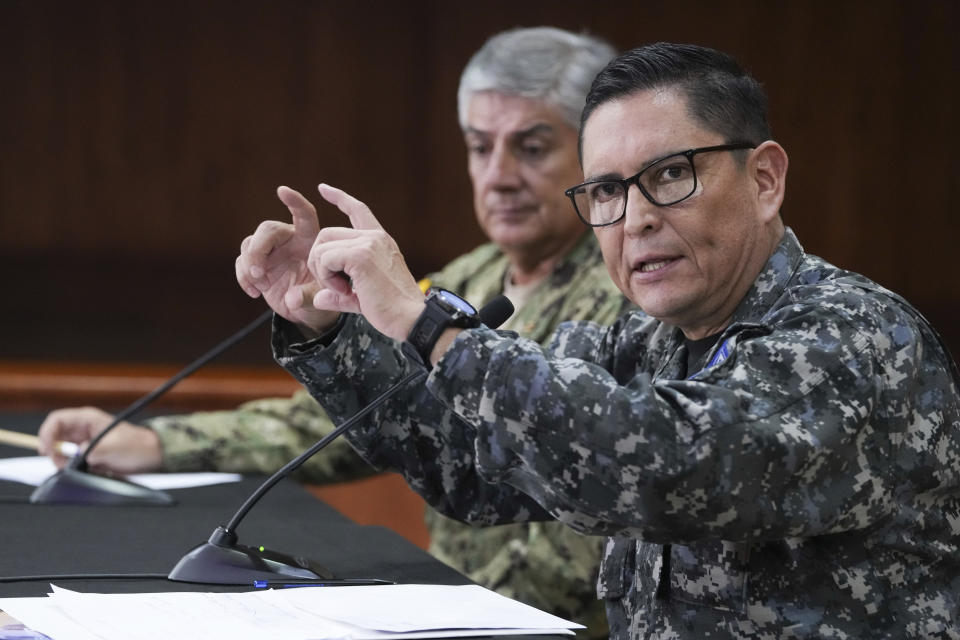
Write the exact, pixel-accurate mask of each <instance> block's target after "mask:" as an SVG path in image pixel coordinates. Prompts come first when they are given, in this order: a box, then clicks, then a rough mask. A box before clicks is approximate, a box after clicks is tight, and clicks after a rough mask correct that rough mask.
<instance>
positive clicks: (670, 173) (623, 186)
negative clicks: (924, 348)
mask: <svg viewBox="0 0 960 640" xmlns="http://www.w3.org/2000/svg"><path fill="white" fill-rule="evenodd" d="M755 147H756V145H755V144H751V143H749V142H733V143H731V144H721V145H716V146H713V147H700V148H699V149H687V150H686V151H681V152H679V153H671V154H670V155H668V156H664V157H663V158H660V159H659V160H654V161H653V162H651V163H650V164H648V165H647V166H646V167H644V168H643V169H642V170H641V171H640V173H638V174H636V175H634V176H631V177H629V178H623V179H620V180H591V181H590V182H584V183H583V184H578V185H577V186H575V187H571V188H569V189H567V190H566V191H564V192H563V193H564V194H565V195H566V196H567V197H568V198H570V201H571V202H572V203H573V208H574V209H576V211H577V215H578V216H580V219H581V220H583V222H584V224H588V225H590V226H591V227H603V226H606V225H608V224H614V223H615V222H619V221H620V219H621V218H622V217H623V216H624V215H625V214H626V213H627V191H629V190H630V185H631V184H635V185H637V188H638V189H640V193H642V194H643V196H644V197H645V198H646V199H647V200H649V201H650V202H651V203H652V204H655V205H657V206H658V207H669V206H670V205H672V204H677V203H678V202H681V201H683V200H686V199H687V198H689V197H690V196H692V195H693V194H694V192H695V191H696V190H697V170H696V169H695V168H694V166H693V156H695V155H697V154H698V153H707V152H708V151H736V150H738V149H754V148H755Z"/></svg>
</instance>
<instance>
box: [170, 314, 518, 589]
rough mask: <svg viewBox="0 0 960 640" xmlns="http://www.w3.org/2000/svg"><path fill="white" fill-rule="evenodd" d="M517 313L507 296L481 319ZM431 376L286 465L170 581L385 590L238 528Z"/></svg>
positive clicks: (415, 375)
mask: <svg viewBox="0 0 960 640" xmlns="http://www.w3.org/2000/svg"><path fill="white" fill-rule="evenodd" d="M512 313H513V304H512V303H511V302H510V300H509V299H507V297H506V296H502V295H501V296H497V297H496V298H494V299H493V300H492V301H490V302H489V303H488V304H486V305H485V306H484V307H483V308H482V309H480V312H479V315H480V319H481V321H482V322H483V324H485V325H487V326H488V327H492V328H496V327H498V326H500V325H501V324H503V323H504V322H505V321H506V319H507V318H509V317H510V314H512ZM426 375H427V371H426V370H424V369H421V368H416V370H414V371H413V372H411V373H408V374H407V375H406V376H404V377H403V378H401V379H400V381H399V382H396V383H394V384H393V385H392V386H391V387H390V388H388V389H387V390H386V391H384V392H383V393H381V394H380V395H379V396H377V397H376V398H374V399H373V400H372V401H371V402H370V403H369V404H368V405H367V406H365V407H363V408H362V409H360V410H359V411H358V412H357V413H355V414H354V415H352V416H351V417H350V418H348V419H347V420H345V421H344V422H342V423H341V424H340V425H338V426H337V427H336V428H335V429H334V430H333V431H331V432H330V433H329V434H327V435H326V436H324V437H323V438H321V439H320V440H318V441H317V442H316V443H315V444H314V445H313V446H311V447H310V448H309V449H307V450H306V451H304V452H303V453H302V454H300V455H299V456H297V457H296V458H294V459H293V460H291V461H290V462H288V463H287V464H285V465H284V466H283V467H282V468H281V469H280V470H279V471H277V472H276V473H274V474H273V475H272V476H270V477H269V478H267V480H266V481H265V482H264V483H263V484H262V485H260V487H259V488H258V489H257V490H256V491H255V492H254V493H253V494H252V495H251V496H250V497H249V498H247V500H246V502H244V503H243V505H241V507H240V509H238V510H237V512H236V514H234V516H233V518H231V519H230V522H229V523H227V525H226V526H219V527H217V528H216V529H214V531H213V533H212V534H211V535H210V538H209V539H208V540H207V542H204V543H201V544H199V545H197V546H196V547H194V548H193V550H191V551H190V552H189V553H187V555H185V556H184V557H183V558H181V559H180V561H179V562H178V563H177V564H176V566H175V567H174V568H173V570H172V571H171V572H170V574H169V575H168V576H167V577H168V578H169V579H170V580H176V581H178V582H195V583H202V584H234V585H247V586H250V585H252V584H254V583H255V582H258V581H269V580H271V579H275V580H289V579H293V580H297V581H304V582H322V583H324V584H329V585H339V584H344V585H345V584H382V583H386V582H387V581H385V580H379V579H376V578H369V579H363V578H359V579H358V578H341V579H336V578H334V577H333V575H332V574H331V573H330V571H329V570H328V569H327V568H325V567H323V566H321V565H319V564H318V563H316V562H314V561H313V560H310V559H309V558H303V557H294V556H290V555H287V554H284V553H280V552H277V551H271V550H269V549H265V548H264V547H250V546H246V545H242V544H238V542H237V539H238V538H237V533H236V530H237V527H238V526H239V524H240V521H241V520H243V518H244V517H245V516H246V515H247V513H248V512H249V511H250V509H252V508H253V506H254V505H255V504H256V503H257V502H258V501H259V500H260V498H262V497H263V495H264V494H266V493H267V491H269V490H270V489H271V488H272V487H273V486H274V485H275V484H277V483H278V482H280V480H282V479H283V478H285V477H287V476H288V475H290V473H292V472H293V471H294V470H296V469H297V468H298V467H300V465H302V464H303V463H304V462H306V461H307V459H309V458H310V457H312V456H313V455H314V454H316V453H317V452H318V451H320V450H321V449H323V448H324V447H326V446H327V445H328V444H329V443H330V442H332V441H333V440H335V439H336V438H337V437H338V436H340V434H342V433H343V432H344V431H346V430H347V429H349V428H350V427H352V426H353V425H355V424H356V423H357V422H358V421H359V420H360V419H361V418H363V417H364V416H366V415H367V414H368V413H370V412H371V411H373V410H374V409H376V408H377V407H379V406H380V405H381V404H383V402H384V401H385V400H387V399H388V398H390V397H391V396H392V395H393V394H394V393H396V392H397V391H398V390H399V389H401V388H402V387H404V386H406V385H407V384H409V383H411V382H413V381H415V380H417V379H421V378H425V377H426Z"/></svg>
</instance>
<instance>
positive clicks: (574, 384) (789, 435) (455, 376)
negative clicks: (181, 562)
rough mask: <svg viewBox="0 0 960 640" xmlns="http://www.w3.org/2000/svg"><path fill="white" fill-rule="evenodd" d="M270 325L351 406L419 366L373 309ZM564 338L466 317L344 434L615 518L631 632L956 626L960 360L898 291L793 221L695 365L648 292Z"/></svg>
mask: <svg viewBox="0 0 960 640" xmlns="http://www.w3.org/2000/svg"><path fill="white" fill-rule="evenodd" d="M274 328H275V330H274V338H273V342H274V350H275V354H276V356H277V357H278V360H279V361H280V362H281V363H282V364H283V365H284V366H285V367H287V368H288V369H289V370H290V371H291V372H292V373H294V375H296V376H297V378H298V379H299V380H300V381H301V382H302V383H304V384H306V385H308V388H309V389H310V391H311V393H312V394H313V395H314V396H315V397H317V398H319V399H320V400H321V402H322V403H323V404H324V406H326V407H327V409H328V411H330V412H331V414H332V415H335V416H337V417H338V418H339V417H344V416H348V415H351V414H352V413H353V412H354V411H355V410H356V409H357V408H359V407H360V406H362V405H363V404H365V403H366V402H367V401H368V400H369V399H370V398H371V397H373V396H375V395H376V394H378V393H380V392H381V391H382V390H383V389H385V388H386V387H387V386H388V385H389V384H390V383H391V382H392V381H394V380H396V379H397V378H398V377H399V376H400V375H401V374H402V373H403V372H404V371H405V370H406V369H407V367H408V366H410V365H409V364H408V363H407V361H406V360H404V359H403V357H402V355H401V354H400V353H399V352H398V351H397V347H396V344H394V343H393V342H391V341H389V340H388V339H386V338H384V337H383V336H382V335H380V334H379V333H377V332H375V331H372V330H369V325H367V323H366V321H365V320H364V319H363V318H361V317H358V316H352V317H351V318H350V319H349V320H347V321H346V322H345V324H344V326H343V328H342V329H341V331H340V333H339V334H338V335H337V336H335V337H333V338H332V339H331V342H330V344H329V345H327V346H324V345H323V344H321V343H319V341H316V342H310V343H305V344H299V345H296V344H292V343H291V342H290V337H289V334H287V333H286V329H285V327H284V323H283V322H282V321H279V322H277V323H276V324H275V327H274ZM548 353H549V355H545V353H544V352H543V351H542V350H541V348H540V347H539V345H538V344H536V343H534V342H531V341H527V340H523V339H512V338H511V337H510V336H509V335H504V334H498V333H496V332H494V331H491V330H489V329H486V328H479V329H474V330H469V331H464V332H462V333H461V334H460V335H459V336H458V337H457V339H456V341H455V342H454V344H453V345H452V346H451V348H450V349H449V350H448V351H447V353H446V354H444V356H443V358H442V359H441V361H440V362H439V363H438V364H437V366H436V367H435V368H434V369H433V371H432V372H431V374H430V376H429V378H428V379H427V387H428V389H429V392H430V393H429V394H427V393H424V392H423V391H422V389H420V387H419V386H416V387H411V388H408V392H407V393H405V394H403V395H399V396H397V397H396V398H395V400H393V401H392V402H390V403H387V404H385V405H383V407H381V409H380V410H379V411H378V414H377V415H376V416H374V417H372V418H371V419H370V420H369V421H368V422H366V423H364V424H362V425H358V428H357V429H356V430H354V431H352V432H351V433H350V434H348V436H349V437H350V438H351V440H352V441H353V443H354V445H355V446H357V447H358V448H359V449H360V450H361V451H362V452H363V455H364V456H366V457H367V458H368V459H369V460H371V461H373V462H375V463H377V464H378V465H380V466H382V467H384V468H391V469H396V470H402V471H403V472H404V473H405V474H406V475H407V477H408V479H409V482H410V483H411V485H412V486H414V487H415V488H416V489H417V490H418V491H419V492H420V493H421V494H422V495H423V496H424V497H425V498H426V499H427V500H428V501H429V502H430V503H431V504H433V505H434V506H436V507H438V508H439V509H441V510H442V511H444V512H445V513H448V514H451V515H453V516H455V517H459V518H462V519H464V520H468V521H472V522H476V523H480V524H493V523H498V522H509V521H536V520H541V519H544V518H548V517H550V515H551V514H552V515H553V516H554V517H556V518H558V519H560V520H561V521H563V522H566V523H567V524H569V525H570V526H571V527H573V528H575V529H577V530H580V531H583V532H589V533H595V534H606V535H608V536H610V538H609V539H608V542H607V547H606V552H605V557H604V562H603V566H602V569H601V576H600V580H599V585H598V586H599V593H600V595H601V596H602V597H603V598H605V600H606V604H607V612H608V619H609V622H610V628H611V637H613V638H618V639H619V638H668V639H674V638H696V639H698V640H699V639H701V638H711V637H713V638H740V639H749V640H761V639H762V640H773V639H780V638H848V639H858V640H861V639H868V638H869V639H873V638H890V639H894V638H896V639H902V638H910V639H913V638H960V627H958V625H960V622H958V619H960V612H958V607H960V549H958V544H960V400H958V385H960V373H958V371H957V368H956V365H955V364H954V363H953V361H952V359H951V358H950V356H949V354H948V353H947V352H946V349H945V347H943V346H942V344H941V342H940V341H939V339H938V337H937V336H936V334H935V332H934V331H933V330H932V329H931V328H930V327H929V325H928V324H927V323H926V322H925V321H924V320H923V319H922V318H921V317H920V316H919V314H918V313H917V312H916V311H915V310H914V309H913V308H912V307H910V305H909V304H907V303H906V302H905V301H903V300H902V299H901V298H899V297H898V296H896V295H895V294H893V293H891V292H889V291H887V290H885V289H883V288H882V287H880V286H879V285H877V284H875V283H873V282H871V281H869V280H868V279H866V278H864V277H862V276H860V275H857V274H854V273H851V272H847V271H843V270H840V269H838V268H836V267H834V266H832V265H830V264H828V263H826V262H824V261H823V260H821V259H820V258H817V257H815V256H811V255H807V254H805V253H804V252H803V250H802V248H801V246H800V245H799V243H798V242H797V240H796V237H795V236H794V235H793V233H792V231H790V230H787V232H786V234H785V237H784V238H783V240H782V241H781V243H780V245H779V247H778V249H777V251H776V252H775V253H774V255H773V256H772V257H771V259H770V260H769V262H768V263H767V265H766V267H765V269H764V271H763V272H762V273H761V274H760V275H759V277H758V278H757V280H756V282H755V283H754V285H753V287H752V288H751V290H750V291H749V292H748V294H747V296H746V297H745V298H744V300H743V301H742V302H741V304H740V305H739V307H738V309H737V311H736V312H735V315H734V318H733V322H732V324H731V325H730V326H728V327H727V328H726V329H725V330H724V331H723V332H722V334H721V336H720V338H719V340H718V342H717V344H716V345H715V346H714V347H713V348H712V349H711V351H710V352H709V353H707V354H706V355H705V356H704V357H703V359H702V362H701V364H700V366H698V367H696V368H694V369H692V375H685V365H686V363H685V360H686V347H685V346H684V344H683V341H682V339H681V336H680V335H679V332H678V331H677V330H675V329H672V328H670V327H668V326H665V325H663V324H661V323H659V322H657V321H656V320H654V319H652V318H649V317H646V316H643V315H642V314H628V315H626V316H624V317H622V318H621V319H620V320H618V321H617V323H616V324H614V325H613V326H612V327H609V328H603V327H600V326H597V325H592V324H589V323H585V324H565V325H563V326H562V327H561V329H560V331H559V332H558V333H557V335H556V336H555V339H554V340H553V342H552V344H551V348H550V350H549V351H548ZM723 353H726V354H727V355H726V357H725V359H724V358H723V356H722V355H717V354H723ZM703 363H709V364H708V365H705V364H703ZM335 372H336V376H334V375H333V374H334V373H335ZM334 377H336V378H338V379H344V378H346V379H350V380H352V381H353V385H352V386H353V389H352V390H349V389H347V387H346V385H343V384H336V385H334V384H331V383H330V382H329V381H330V380H332V379H333V378H334ZM405 391H406V390H405Z"/></svg>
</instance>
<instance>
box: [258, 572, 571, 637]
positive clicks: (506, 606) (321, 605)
mask: <svg viewBox="0 0 960 640" xmlns="http://www.w3.org/2000/svg"><path fill="white" fill-rule="evenodd" d="M263 597H264V598H269V599H273V600H282V601H285V602H287V603H289V604H291V605H293V606H294V607H296V608H298V609H300V610H301V611H304V612H316V613H317V614H320V615H323V616H325V617H328V618H333V619H335V620H339V621H341V622H347V623H350V624H353V625H357V626H361V627H364V628H366V629H377V630H380V631H392V632H409V631H425V630H429V629H489V628H497V627H500V628H511V629H526V628H531V629H534V628H541V629H543V628H549V629H563V628H569V629H582V628H584V627H583V625H580V624H576V623H573V622H569V621H567V620H564V619H563V618H558V617H557V616H555V615H552V614H549V613H546V612H544V611H541V610H539V609H536V608H534V607H531V606H529V605H526V604H523V603H522V602H517V601H516V600H511V599H510V598H507V597H505V596H502V595H500V594H499V593H496V592H494V591H490V590H489V589H485V588H483V587H481V586H479V585H458V586H449V585H442V586H441V585H429V584H397V585H377V586H355V587H345V588H323V587H306V588H296V589H273V590H269V591H267V592H265V593H264V594H263Z"/></svg>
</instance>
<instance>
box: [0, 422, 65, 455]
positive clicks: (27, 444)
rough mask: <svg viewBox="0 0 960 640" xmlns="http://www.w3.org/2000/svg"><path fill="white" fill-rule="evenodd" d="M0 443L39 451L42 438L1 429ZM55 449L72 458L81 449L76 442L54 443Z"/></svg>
mask: <svg viewBox="0 0 960 640" xmlns="http://www.w3.org/2000/svg"><path fill="white" fill-rule="evenodd" d="M0 443H2V444H9V445H13V446H15V447H23V448H24V449H37V448H38V447H39V446H40V438H38V437H37V436H34V435H30V434H29V433H20V432H19V431H7V430H6V429H0ZM53 447H54V449H55V450H56V451H57V453H59V454H60V455H62V456H64V457H66V458H70V457H72V456H75V455H77V454H78V453H79V452H80V447H79V446H77V443H75V442H65V441H62V440H60V441H57V442H54V443H53Z"/></svg>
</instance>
